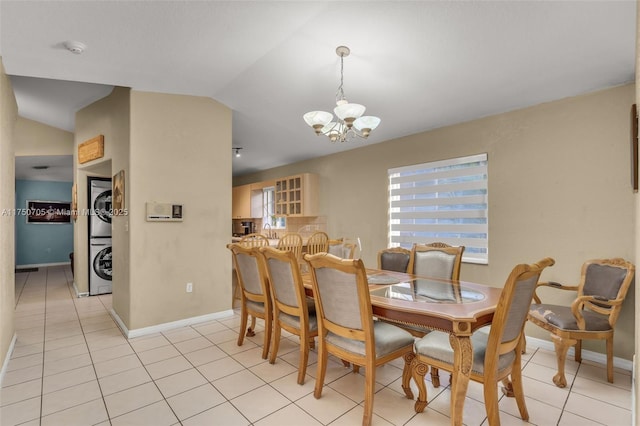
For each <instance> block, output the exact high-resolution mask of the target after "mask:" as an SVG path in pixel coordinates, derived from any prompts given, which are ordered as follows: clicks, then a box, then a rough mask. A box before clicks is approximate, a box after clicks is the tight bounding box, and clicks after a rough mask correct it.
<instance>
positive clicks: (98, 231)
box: [87, 177, 113, 296]
mask: <svg viewBox="0 0 640 426" xmlns="http://www.w3.org/2000/svg"><path fill="white" fill-rule="evenodd" d="M87 181H88V193H89V209H90V212H89V295H90V296H95V295H98V294H104V293H111V215H112V213H113V212H112V207H111V179H110V178H98V177H88V178H87Z"/></svg>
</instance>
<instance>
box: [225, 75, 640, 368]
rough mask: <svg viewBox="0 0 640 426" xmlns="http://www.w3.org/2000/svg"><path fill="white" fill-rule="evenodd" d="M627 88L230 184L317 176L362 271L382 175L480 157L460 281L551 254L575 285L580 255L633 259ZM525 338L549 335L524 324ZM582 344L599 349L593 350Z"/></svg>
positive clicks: (552, 274)
mask: <svg viewBox="0 0 640 426" xmlns="http://www.w3.org/2000/svg"><path fill="white" fill-rule="evenodd" d="M634 90H635V88H634V86H633V85H625V86H621V87H615V88H612V89H608V90H603V91H599V92H595V93H592V94H588V95H584V96H579V97H574V98H568V99H563V100H559V101H556V102H550V103H546V104H541V105H538V106H534V107H531V108H526V109H522V110H518V111H512V112H508V113H505V114H500V115H496V116H492V117H487V118H483V119H480V120H475V121H471V122H467V123H461V124H457V125H453V126H449V127H444V128H441V129H436V130H432V131H429V132H424V133H420V134H416V135H412V136H407V137H404V138H399V139H395V140H392V141H387V142H384V143H380V144H373V145H367V144H366V142H362V141H359V140H356V141H353V142H350V143H352V144H354V145H363V148H359V149H354V150H351V151H346V152H341V153H337V154H334V155H330V156H327V157H322V158H317V159H313V160H309V161H305V162H300V163H296V164H292V165H288V166H283V167H278V168H275V169H271V170H267V171H264V172H261V173H255V174H252V175H247V176H242V177H238V178H236V179H235V182H234V184H235V185H238V184H244V183H250V182H253V181H261V180H268V179H273V178H276V177H279V176H287V175H291V174H295V173H300V172H315V173H318V174H319V175H320V209H321V213H322V214H323V215H326V217H327V224H328V225H327V228H328V231H329V235H330V236H332V237H338V236H342V235H348V236H359V237H360V238H361V241H362V245H363V255H362V257H363V260H364V261H365V264H367V265H375V264H376V253H377V251H378V250H379V249H381V248H383V247H386V246H387V190H386V188H387V169H389V168H393V167H398V166H403V165H410V164H416V163H421V162H427V161H434V160H441V159H447V158H452V157H458V156H464V155H470V154H476V153H481V152H487V153H488V156H489V265H472V264H464V265H463V267H462V271H461V279H463V280H468V281H476V282H480V283H485V284H489V285H493V286H498V287H501V286H502V285H503V284H504V280H505V279H506V277H507V275H508V274H509V272H510V270H511V268H512V267H513V266H514V265H515V264H517V263H523V262H526V263H529V262H534V261H537V260H539V259H541V258H543V257H545V256H551V257H553V258H554V259H555V260H556V265H555V266H554V267H552V268H550V269H549V270H547V271H545V273H544V275H543V279H553V280H556V281H561V282H566V283H572V284H573V283H577V280H578V279H579V274H580V267H581V265H582V263H583V262H584V261H585V260H586V259H590V258H602V257H624V258H626V259H634V258H635V243H634V234H633V229H634V222H635V216H634V214H635V213H634V212H635V210H634V203H635V198H634V195H633V193H632V191H631V187H630V178H629V173H630V171H629V163H630V161H629V132H630V122H629V111H630V108H631V104H633V102H634V99H635V92H634ZM382 125H383V126H384V121H383V123H382ZM316 143H327V144H328V143H330V142H329V141H328V140H324V139H320V138H319V139H317V141H316ZM543 295H545V293H543ZM634 297H635V296H634V290H633V289H632V290H631V293H630V297H629V300H628V301H627V302H626V303H625V306H624V308H623V311H622V315H621V318H620V319H619V321H618V327H617V329H616V339H615V355H616V356H618V357H622V358H625V359H631V357H632V355H633V353H634V343H633V342H634V303H633V300H634ZM570 299H571V297H570V296H569V295H567V296H565V297H559V296H558V297H557V299H556V300H557V301H558V302H559V303H563V304H568V303H569V302H570ZM527 334H529V335H532V336H535V337H539V338H544V339H548V334H547V333H546V332H543V331H542V330H540V329H538V328H536V327H535V326H531V325H528V326H527ZM584 347H585V349H588V350H594V351H599V352H603V351H604V344H603V343H602V342H598V343H596V344H592V342H587V343H586V344H585V345H584Z"/></svg>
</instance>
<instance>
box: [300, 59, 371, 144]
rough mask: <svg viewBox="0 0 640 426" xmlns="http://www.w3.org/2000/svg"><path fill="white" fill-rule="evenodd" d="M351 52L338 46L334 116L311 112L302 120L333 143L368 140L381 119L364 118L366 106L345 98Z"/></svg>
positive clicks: (322, 112)
mask: <svg viewBox="0 0 640 426" xmlns="http://www.w3.org/2000/svg"><path fill="white" fill-rule="evenodd" d="M349 53H351V50H349V48H348V47H346V46H338V47H337V48H336V54H337V55H338V56H340V86H338V91H337V92H336V105H337V106H336V107H335V108H334V109H333V112H334V114H335V115H336V117H337V118H336V119H335V120H334V117H333V114H331V113H330V112H326V111H311V112H308V113H306V114H305V115H304V116H303V117H302V118H304V121H305V122H306V123H307V124H308V125H309V126H311V127H313V130H315V132H316V135H321V134H322V135H325V136H327V137H328V138H329V139H330V140H331V142H337V141H340V142H345V141H347V140H349V139H351V138H353V137H355V136H357V137H360V138H365V139H366V138H367V137H368V136H369V134H370V133H371V131H372V130H374V129H375V128H376V127H378V124H380V119H379V118H378V117H374V116H370V115H367V116H362V114H364V111H365V109H366V108H365V106H364V105H360V104H352V103H349V101H347V99H346V98H345V97H344V90H343V88H342V86H343V84H344V58H345V56H349Z"/></svg>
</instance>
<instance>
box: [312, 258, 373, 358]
mask: <svg viewBox="0 0 640 426" xmlns="http://www.w3.org/2000/svg"><path fill="white" fill-rule="evenodd" d="M304 259H305V260H306V261H307V263H308V264H309V266H310V269H311V277H312V281H311V282H312V285H313V295H314V298H315V299H316V316H317V317H318V323H319V331H320V333H323V335H324V334H326V333H327V332H330V333H333V334H335V335H338V336H340V337H343V338H345V339H351V340H359V341H364V342H365V348H366V351H367V352H366V353H369V354H373V355H374V356H375V349H374V346H373V343H374V342H373V314H372V310H371V298H370V296H369V284H368V283H367V273H366V270H365V267H364V263H362V260H361V259H355V260H354V259H340V258H339V257H336V256H334V255H332V254H328V253H318V254H315V255H308V254H305V256H304Z"/></svg>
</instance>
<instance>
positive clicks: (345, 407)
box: [0, 267, 631, 426]
mask: <svg viewBox="0 0 640 426" xmlns="http://www.w3.org/2000/svg"><path fill="white" fill-rule="evenodd" d="M70 282H71V274H70V269H69V268H68V267H49V268H41V269H40V270H39V271H37V272H29V273H18V274H16V298H17V305H16V316H15V317H16V329H17V333H18V341H17V343H16V346H15V350H14V352H13V354H12V357H11V359H10V362H9V364H8V368H7V371H6V374H5V377H4V380H3V383H2V389H1V392H0V424H1V425H2V426H11V425H43V426H48V425H54V426H58V425H59V426H73V425H82V426H84V425H100V426H104V425H114V426H116V425H153V426H161V425H179V424H182V425H189V426H191V425H203V426H204V425H249V424H254V425H260V426H267V425H274V426H275V425H277V426H282V425H296V426H300V425H329V424H330V425H359V424H361V421H362V403H363V392H364V378H363V376H362V375H360V374H353V373H351V372H350V370H349V369H345V368H344V367H343V366H342V364H341V363H340V362H339V361H338V360H333V361H334V362H332V363H331V365H330V367H329V369H328V371H327V380H326V387H325V388H324V390H323V394H322V398H320V399H318V400H316V399H315V398H314V397H313V394H312V393H313V386H314V382H315V375H316V357H315V352H312V354H311V357H310V360H309V364H310V365H309V369H308V370H307V372H308V375H307V380H306V382H305V384H304V385H303V386H300V385H298V384H297V383H296V376H297V365H298V352H297V341H296V340H295V338H294V336H288V337H287V338H286V339H285V340H284V341H283V342H282V344H281V346H280V354H279V358H278V359H277V361H276V363H275V364H274V365H271V364H269V363H268V362H266V361H265V360H263V359H262V358H261V357H260V352H261V346H260V345H261V344H262V337H263V334H262V332H258V333H256V336H255V337H252V338H248V339H247V340H245V344H244V345H243V346H242V347H238V346H237V345H236V342H235V341H236V338H237V332H238V326H239V317H238V315H234V316H232V317H229V318H226V319H223V320H219V321H212V322H208V323H204V324H198V325H194V326H191V327H184V328H180V329H174V330H170V331H167V332H164V333H158V334H154V335H149V336H144V337H140V338H136V339H131V340H127V339H126V338H125V337H123V335H122V334H121V333H120V330H119V329H118V328H117V326H116V324H115V323H114V321H113V320H112V319H111V317H110V315H109V312H108V310H109V309H110V305H111V297H110V295H105V296H99V297H88V298H80V299H78V298H75V297H73V290H72V288H71V287H70ZM554 366H555V355H554V354H553V353H552V352H549V351H546V350H542V349H538V348H533V347H531V348H528V353H527V355H526V359H525V364H524V368H523V375H524V380H525V393H526V395H527V407H528V409H529V414H530V420H529V424H535V425H545V426H546V425H562V426H568V425H580V426H584V425H608V426H617V425H620V426H622V425H629V424H631V377H630V373H629V372H627V371H617V372H616V376H615V384H609V383H607V382H606V379H605V370H604V366H602V365H596V364H592V363H588V362H587V361H585V362H583V364H582V365H579V364H577V363H575V362H573V361H569V362H568V364H567V370H568V373H569V374H568V375H567V379H568V381H569V384H570V385H569V387H567V388H566V389H559V388H557V387H556V386H554V385H553V384H552V383H551V377H552V376H553V374H554V372H555V371H554ZM401 368H402V365H401V362H394V363H392V364H390V365H386V366H384V367H381V368H379V369H378V371H377V372H376V379H377V382H378V384H377V387H376V395H375V401H374V414H375V418H374V425H390V424H391V425H407V426H415V425H448V424H449V421H450V420H449V417H448V412H449V394H450V391H449V388H448V387H440V388H438V389H435V388H433V387H432V386H431V383H430V382H428V383H427V385H428V394H429V396H428V397H429V406H428V408H427V409H426V410H425V412H424V413H420V414H416V413H415V412H414V410H413V401H411V400H408V399H406V398H404V396H403V394H402V391H401V387H400V380H401V378H400V376H401ZM441 375H442V377H441V381H442V383H444V384H446V383H448V380H449V379H448V376H447V375H446V374H445V373H441ZM427 376H428V375H427ZM482 400H483V397H482V387H481V386H480V385H478V384H475V383H471V384H470V386H469V392H468V396H467V399H466V402H465V411H464V422H465V424H467V425H470V426H475V425H486V424H487V421H486V417H485V411H484V410H485V409H484V404H483V402H482ZM500 410H501V412H500V417H501V422H502V424H503V425H507V426H509V425H522V424H527V423H526V422H523V421H522V420H521V419H520V418H519V417H518V410H517V407H516V404H515V401H514V400H513V399H512V398H506V397H502V399H501V400H500Z"/></svg>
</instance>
